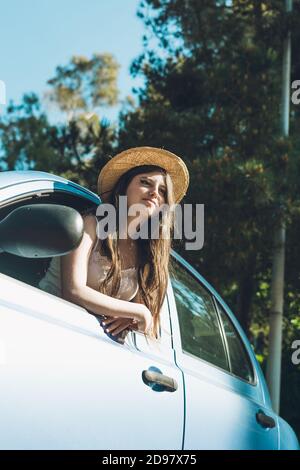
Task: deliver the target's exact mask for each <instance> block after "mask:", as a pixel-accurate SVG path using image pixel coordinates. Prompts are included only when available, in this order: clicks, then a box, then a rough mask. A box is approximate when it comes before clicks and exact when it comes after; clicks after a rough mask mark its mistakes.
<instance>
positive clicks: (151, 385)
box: [0, 172, 184, 449]
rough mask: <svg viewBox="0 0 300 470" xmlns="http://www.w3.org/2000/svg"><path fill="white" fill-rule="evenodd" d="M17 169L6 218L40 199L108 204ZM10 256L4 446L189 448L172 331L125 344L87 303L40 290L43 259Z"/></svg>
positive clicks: (0, 346)
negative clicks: (184, 445)
mask: <svg viewBox="0 0 300 470" xmlns="http://www.w3.org/2000/svg"><path fill="white" fill-rule="evenodd" d="M7 173H9V175H7V177H5V175H3V174H2V175H0V176H1V178H0V188H2V189H1V198H0V216H2V217H4V216H5V214H7V213H9V211H10V210H12V209H13V208H14V207H15V206H18V207H19V206H20V205H21V204H30V203H32V202H34V201H35V200H38V201H39V203H42V202H43V201H44V200H45V201H47V202H49V200H50V201H51V202H52V203H56V201H58V202H59V203H60V204H65V205H70V204H72V206H73V207H76V208H77V207H79V208H83V207H87V206H88V205H91V204H92V203H93V204H96V203H97V202H99V199H98V198H97V196H96V195H93V193H90V192H86V191H85V190H84V188H81V187H80V186H78V185H73V184H70V182H68V181H67V180H64V179H63V178H58V177H55V176H54V175H49V174H46V173H40V172H16V175H12V173H14V172H7ZM5 255H6V254H5V253H0V273H1V272H2V274H0V384H1V386H0V416H1V420H0V448H2V449H180V448H181V446H182V439H183V411H184V410H183V404H184V400H183V379H182V373H181V371H180V370H179V369H178V368H177V366H176V365H175V362H174V354H173V350H172V346H171V341H170V335H167V334H165V333H164V332H163V335H162V340H161V342H157V343H156V344H153V345H152V346H150V343H149V344H148V343H146V342H145V339H144V337H143V336H139V335H137V339H135V335H134V334H131V335H130V336H129V337H128V339H127V341H126V343H125V345H121V344H117V343H116V342H114V341H113V340H111V339H110V338H108V337H107V336H106V335H105V333H104V332H103V330H102V328H101V327H100V325H99V322H98V320H97V319H96V317H95V316H93V315H91V314H90V313H88V312H87V311H86V310H85V309H83V308H81V307H79V306H76V305H74V304H72V303H70V302H67V301H65V300H63V299H60V298H58V297H55V296H53V295H51V294H48V293H46V292H43V291H41V290H39V289H38V288H37V287H35V286H36V285H37V283H36V281H37V277H36V274H38V275H39V274H40V272H39V269H38V268H39V266H38V264H39V260H36V259H35V260H30V259H24V262H23V259H22V258H19V257H15V258H14V259H13V262H11V259H12V258H9V257H5ZM16 258H19V259H16ZM2 259H5V267H4V265H3V266H1V260H2ZM32 266H33V267H34V269H31V268H32ZM24 267H25V269H24ZM2 268H3V269H2ZM19 271H20V272H19ZM3 273H6V274H3ZM8 274H9V275H8ZM29 284H31V285H29ZM165 302H167V298H166V301H165ZM164 311H165V312H167V314H168V308H167V303H165V305H164ZM144 342H145V343H144ZM137 344H139V345H140V346H139V347H137ZM142 344H147V345H148V346H149V347H150V349H151V352H150V350H149V351H147V350H146V349H145V348H144V349H143V347H142V346H141V345H142ZM161 381H163V382H164V383H165V385H164V386H163V385H160V384H159V382H161ZM175 385H176V386H175Z"/></svg>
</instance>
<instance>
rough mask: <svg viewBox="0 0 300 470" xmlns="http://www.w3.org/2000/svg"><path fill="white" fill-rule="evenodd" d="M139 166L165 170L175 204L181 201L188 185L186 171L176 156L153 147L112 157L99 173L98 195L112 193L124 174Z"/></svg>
mask: <svg viewBox="0 0 300 470" xmlns="http://www.w3.org/2000/svg"><path fill="white" fill-rule="evenodd" d="M141 165H158V166H160V167H161V168H163V169H164V170H166V171H167V173H168V174H169V175H170V177H171V180H172V183H173V189H174V198H175V203H178V202H179V201H181V199H182V198H183V196H184V195H185V193H186V191H187V188H188V185H189V172H188V169H187V167H186V165H185V163H184V161H183V160H182V159H181V158H179V157H178V156H177V155H175V154H174V153H171V152H168V150H164V149H160V148H155V147H135V148H131V149H128V150H124V151H123V152H121V153H118V154H117V155H116V156H115V157H113V158H112V159H111V160H110V161H109V162H108V163H106V165H105V166H104V167H103V168H102V170H101V171H100V174H99V177H98V193H99V195H100V196H101V195H103V194H104V193H108V192H110V191H112V189H113V188H114V186H115V184H116V183H117V181H118V180H119V178H120V177H121V176H122V175H123V174H124V173H126V172H127V171H128V170H131V168H134V167H136V166H141Z"/></svg>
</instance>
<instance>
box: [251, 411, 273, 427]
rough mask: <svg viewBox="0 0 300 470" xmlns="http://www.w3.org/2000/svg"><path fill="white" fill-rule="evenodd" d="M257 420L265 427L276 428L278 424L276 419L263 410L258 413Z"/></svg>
mask: <svg viewBox="0 0 300 470" xmlns="http://www.w3.org/2000/svg"><path fill="white" fill-rule="evenodd" d="M256 421H257V422H258V423H259V424H261V425H262V427H263V428H275V426H276V423H275V420H274V419H273V418H272V417H271V416H268V415H266V414H265V413H263V412H262V411H258V412H257V413H256Z"/></svg>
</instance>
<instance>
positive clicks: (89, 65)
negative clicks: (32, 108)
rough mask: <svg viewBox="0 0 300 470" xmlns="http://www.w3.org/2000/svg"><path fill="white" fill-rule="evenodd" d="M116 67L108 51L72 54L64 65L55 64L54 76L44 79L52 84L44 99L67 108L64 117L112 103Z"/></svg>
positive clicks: (114, 102)
mask: <svg viewBox="0 0 300 470" xmlns="http://www.w3.org/2000/svg"><path fill="white" fill-rule="evenodd" d="M118 69H119V65H118V63H117V62H116V60H115V59H114V57H113V56H112V55H111V54H94V55H93V57H92V58H91V59H88V58H86V57H82V56H74V57H72V59H71V61H70V62H69V63H68V64H67V65H65V66H59V67H57V68H56V74H55V76H54V77H53V78H51V79H50V80H48V84H49V85H51V88H52V89H51V90H50V91H49V92H48V95H47V96H48V99H49V100H50V101H52V102H54V103H55V104H56V105H57V106H58V107H59V108H60V109H61V110H62V111H65V112H67V114H68V119H73V118H74V117H75V116H76V115H77V112H78V111H80V110H81V111H85V112H88V111H94V110H95V109H96V108H98V107H99V106H105V105H106V106H113V105H115V104H117V102H118V88H117V76H118Z"/></svg>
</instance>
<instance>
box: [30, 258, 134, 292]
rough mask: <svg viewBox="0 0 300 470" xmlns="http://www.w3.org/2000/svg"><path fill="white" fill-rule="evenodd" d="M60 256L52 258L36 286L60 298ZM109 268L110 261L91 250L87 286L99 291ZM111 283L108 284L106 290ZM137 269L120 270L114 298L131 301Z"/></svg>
mask: <svg viewBox="0 0 300 470" xmlns="http://www.w3.org/2000/svg"><path fill="white" fill-rule="evenodd" d="M60 259H61V257H60V256H56V257H54V258H52V260H51V263H50V266H49V268H48V270H47V272H46V274H45V276H44V277H43V278H42V279H41V281H40V282H39V284H38V287H39V288H40V289H42V290H44V291H46V292H49V293H50V294H53V295H56V296H58V297H62V288H61V266H60ZM109 268H110V260H109V259H108V258H107V257H106V256H102V255H100V253H99V251H98V250H96V249H93V250H92V252H91V255H90V257H89V262H88V276H87V285H88V286H89V287H91V288H92V289H95V290H98V291H99V285H100V283H101V282H102V281H103V280H104V279H105V277H106V275H107V273H108V270H109ZM110 285H111V281H110V283H109V284H108V290H109V287H110ZM138 287H139V285H138V272H137V268H135V267H133V268H127V269H122V270H121V280H120V287H119V290H118V292H117V295H116V297H117V298H118V299H122V300H128V301H129V300H132V299H133V298H134V297H135V296H136V294H137V291H138Z"/></svg>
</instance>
